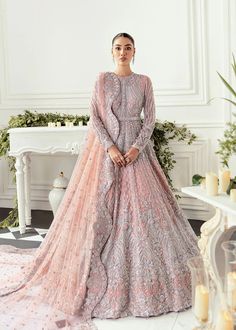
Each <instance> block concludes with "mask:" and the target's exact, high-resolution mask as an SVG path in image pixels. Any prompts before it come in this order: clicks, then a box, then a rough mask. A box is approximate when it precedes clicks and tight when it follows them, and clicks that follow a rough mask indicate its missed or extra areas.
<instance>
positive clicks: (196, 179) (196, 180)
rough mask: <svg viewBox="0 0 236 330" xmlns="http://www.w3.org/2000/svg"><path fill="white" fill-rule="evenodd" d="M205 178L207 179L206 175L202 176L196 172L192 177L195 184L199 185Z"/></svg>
mask: <svg viewBox="0 0 236 330" xmlns="http://www.w3.org/2000/svg"><path fill="white" fill-rule="evenodd" d="M203 179H205V177H204V176H201V175H200V174H194V175H193V177H192V184H193V186H198V185H199V184H201V182H202V180H203Z"/></svg>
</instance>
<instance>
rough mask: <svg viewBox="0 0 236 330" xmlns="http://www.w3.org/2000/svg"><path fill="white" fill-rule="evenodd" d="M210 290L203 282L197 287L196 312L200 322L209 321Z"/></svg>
mask: <svg viewBox="0 0 236 330" xmlns="http://www.w3.org/2000/svg"><path fill="white" fill-rule="evenodd" d="M208 309H209V290H208V289H207V287H206V286H205V285H203V284H198V285H197V286H196V288H195V303H194V314H195V316H196V318H197V319H198V320H199V321H200V322H207V321H208Z"/></svg>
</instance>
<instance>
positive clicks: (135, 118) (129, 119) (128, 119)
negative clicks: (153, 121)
mask: <svg viewBox="0 0 236 330" xmlns="http://www.w3.org/2000/svg"><path fill="white" fill-rule="evenodd" d="M118 120H119V121H133V120H140V121H141V118H140V117H138V116H136V117H123V118H122V117H121V118H118Z"/></svg>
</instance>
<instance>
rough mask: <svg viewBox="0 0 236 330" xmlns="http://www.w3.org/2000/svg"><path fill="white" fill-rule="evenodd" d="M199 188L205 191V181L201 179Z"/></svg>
mask: <svg viewBox="0 0 236 330" xmlns="http://www.w3.org/2000/svg"><path fill="white" fill-rule="evenodd" d="M200 187H201V189H203V190H205V189H206V179H202V181H201V183H200Z"/></svg>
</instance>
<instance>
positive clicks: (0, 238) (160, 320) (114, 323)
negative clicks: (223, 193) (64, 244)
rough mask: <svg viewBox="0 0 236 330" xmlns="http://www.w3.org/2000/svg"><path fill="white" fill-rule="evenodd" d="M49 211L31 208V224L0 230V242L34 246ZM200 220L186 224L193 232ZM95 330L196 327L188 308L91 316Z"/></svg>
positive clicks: (0, 215) (46, 223) (44, 231)
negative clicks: (102, 317)
mask: <svg viewBox="0 0 236 330" xmlns="http://www.w3.org/2000/svg"><path fill="white" fill-rule="evenodd" d="M8 212H9V210H8V209H0V221H1V219H3V218H4V217H5V216H6V215H7V214H8ZM52 219H53V215H52V212H50V211H39V210H34V211H32V226H30V227H28V228H27V231H26V233H25V234H23V235H21V234H20V233H19V230H18V228H10V227H9V228H4V229H0V244H11V245H14V246H16V247H20V248H32V247H38V246H39V245H40V244H41V242H42V241H43V238H44V237H45V236H46V234H47V231H48V228H49V227H50V224H51V222H52ZM202 223H203V222H202V221H196V220H190V224H191V226H192V228H193V230H194V231H195V233H196V234H197V235H199V229H200V226H201V225H202ZM94 322H95V323H96V325H97V327H98V329H99V330H190V329H193V328H194V326H196V321H195V319H194V316H193V314H192V310H191V308H190V309H188V310H185V311H183V312H179V313H175V312H171V313H168V314H165V315H160V316H157V317H154V316H153V317H149V318H141V317H126V318H121V319H116V320H112V319H108V320H99V319H94Z"/></svg>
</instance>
